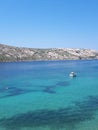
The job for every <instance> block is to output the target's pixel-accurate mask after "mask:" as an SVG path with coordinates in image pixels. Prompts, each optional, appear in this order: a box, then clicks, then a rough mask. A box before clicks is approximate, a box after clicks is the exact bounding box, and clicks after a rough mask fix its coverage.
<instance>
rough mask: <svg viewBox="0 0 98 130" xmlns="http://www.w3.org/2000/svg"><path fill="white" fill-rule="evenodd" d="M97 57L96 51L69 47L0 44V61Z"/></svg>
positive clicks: (97, 52)
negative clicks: (21, 46)
mask: <svg viewBox="0 0 98 130" xmlns="http://www.w3.org/2000/svg"><path fill="white" fill-rule="evenodd" d="M72 59H73V60H76V59H98V51H95V50H90V49H69V48H50V49H36V48H24V47H23V48H19V47H13V46H8V45H3V44H0V61H25V60H72Z"/></svg>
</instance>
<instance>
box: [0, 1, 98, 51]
mask: <svg viewBox="0 0 98 130" xmlns="http://www.w3.org/2000/svg"><path fill="white" fill-rule="evenodd" d="M0 43H2V44H6V45H12V46H18V47H31V48H85V49H95V50H98V0H0Z"/></svg>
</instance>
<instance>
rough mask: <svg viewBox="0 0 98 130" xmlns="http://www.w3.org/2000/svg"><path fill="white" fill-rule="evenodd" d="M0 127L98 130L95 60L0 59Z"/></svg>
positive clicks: (2, 129) (0, 129)
mask: <svg viewBox="0 0 98 130" xmlns="http://www.w3.org/2000/svg"><path fill="white" fill-rule="evenodd" d="M72 71H73V72H75V73H76V77H69V73H70V72H72ZM0 130H98V60H65V61H24V62H0Z"/></svg>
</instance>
